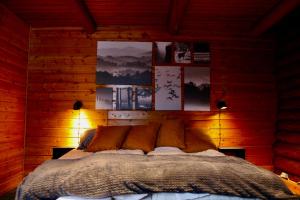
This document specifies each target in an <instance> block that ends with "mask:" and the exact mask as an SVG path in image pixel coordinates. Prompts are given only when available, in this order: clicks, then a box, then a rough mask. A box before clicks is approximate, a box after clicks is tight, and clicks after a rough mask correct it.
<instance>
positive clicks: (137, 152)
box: [96, 149, 144, 155]
mask: <svg viewBox="0 0 300 200" xmlns="http://www.w3.org/2000/svg"><path fill="white" fill-rule="evenodd" d="M106 153H112V154H127V155H144V152H143V151H142V150H140V149H135V150H128V149H119V150H105V151H98V152H97V153H96V154H106Z"/></svg>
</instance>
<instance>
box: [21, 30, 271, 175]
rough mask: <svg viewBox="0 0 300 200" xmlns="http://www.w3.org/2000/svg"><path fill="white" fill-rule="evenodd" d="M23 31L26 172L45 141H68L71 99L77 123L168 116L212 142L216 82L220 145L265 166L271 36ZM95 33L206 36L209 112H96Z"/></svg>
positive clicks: (47, 150)
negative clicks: (26, 51)
mask: <svg viewBox="0 0 300 200" xmlns="http://www.w3.org/2000/svg"><path fill="white" fill-rule="evenodd" d="M206 35H209V34H206ZM30 38H31V41H30V55H29V66H28V71H29V83H28V112H27V137H26V157H25V170H26V172H29V171H31V170H32V169H34V168H35V167H36V166H37V165H39V164H40V163H42V162H43V161H45V160H47V159H50V158H51V156H52V148H53V147H55V146H60V147H65V146H76V144H77V142H78V140H77V130H76V119H78V114H79V113H78V112H77V111H73V110H72V105H73V103H74V101H75V100H76V99H79V100H82V101H83V104H84V109H83V110H82V112H81V114H82V116H81V119H82V120H85V122H82V123H81V125H82V126H81V128H88V127H96V126H97V125H98V124H140V123H144V122H145V121H148V120H161V119H165V118H174V117H176V118H183V119H184V120H185V121H186V122H188V123H189V124H190V125H191V126H195V127H199V128H201V129H203V130H204V131H206V133H207V134H208V135H209V137H211V138H212V139H213V141H214V142H215V143H216V144H217V143H218V134H219V121H218V111H217V109H216V108H215V106H214V105H215V102H216V100H217V99H218V98H220V97H222V95H223V90H224V89H225V91H226V92H225V97H224V98H225V99H226V101H227V103H228V106H229V109H227V110H226V111H225V112H222V114H221V127H220V128H221V135H222V141H221V146H242V147H245V148H246V159H247V160H249V161H251V162H253V163H255V164H257V165H260V166H265V167H267V168H272V144H273V141H274V132H275V125H274V124H275V115H276V103H277V102H276V88H275V78H274V75H273V73H272V72H273V71H272V70H273V65H274V63H273V56H274V55H273V44H272V42H270V41H265V40H255V39H250V38H235V39H233V38H223V37H216V38H210V37H207V36H205V37H201V35H198V36H187V35H186V36H184V37H183V36H170V35H168V34H166V32H165V31H159V30H151V29H150V28H149V29H146V30H143V29H141V30H139V29H134V30H132V29H130V27H128V28H126V29H125V28H101V31H98V32H96V33H94V34H93V35H86V34H84V33H82V32H81V31H76V30H61V31H59V30H52V31H51V30H33V31H32V32H31V36H30ZM98 40H126V41H127V40H132V41H198V40H200V41H208V42H209V43H210V45H211V54H212V55H211V58H212V60H211V63H210V64H208V65H207V66H210V67H211V105H212V106H211V111H210V112H183V111H182V112H180V111H178V112H172V111H170V112H158V111H149V112H138V111H99V110H97V111H96V110H95V90H96V84H95V79H96V77H95V69H96V48H97V44H96V41H98ZM83 115H84V116H83ZM83 124H84V125H83Z"/></svg>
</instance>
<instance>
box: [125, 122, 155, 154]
mask: <svg viewBox="0 0 300 200" xmlns="http://www.w3.org/2000/svg"><path fill="white" fill-rule="evenodd" d="M159 127H160V124H157V123H150V124H148V125H138V126H132V128H131V129H130V131H129V133H128V135H127V137H126V140H125V142H124V144H123V146H122V148H123V149H141V150H143V151H144V152H146V153H147V152H149V151H152V150H153V149H154V147H155V142H156V136H157V132H158V129H159Z"/></svg>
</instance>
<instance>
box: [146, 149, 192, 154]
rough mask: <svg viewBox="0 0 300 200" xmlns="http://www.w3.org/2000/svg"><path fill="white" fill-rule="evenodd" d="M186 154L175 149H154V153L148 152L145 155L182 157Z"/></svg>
mask: <svg viewBox="0 0 300 200" xmlns="http://www.w3.org/2000/svg"><path fill="white" fill-rule="evenodd" d="M183 154H186V153H185V152H183V151H182V150H181V149H179V148H177V147H156V148H155V149H154V151H150V152H149V153H147V155H183Z"/></svg>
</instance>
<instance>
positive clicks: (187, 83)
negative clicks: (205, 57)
mask: <svg viewBox="0 0 300 200" xmlns="http://www.w3.org/2000/svg"><path fill="white" fill-rule="evenodd" d="M184 110H187V111H210V69H209V68H208V67H185V68H184Z"/></svg>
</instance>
